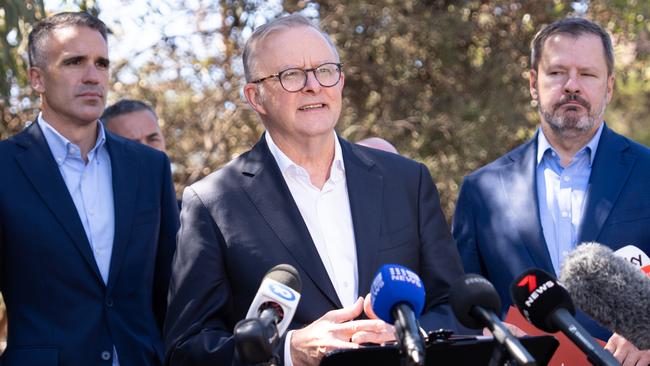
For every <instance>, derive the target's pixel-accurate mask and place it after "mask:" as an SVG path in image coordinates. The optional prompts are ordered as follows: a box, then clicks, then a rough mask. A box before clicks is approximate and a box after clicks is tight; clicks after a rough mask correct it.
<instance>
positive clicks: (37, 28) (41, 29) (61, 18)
mask: <svg viewBox="0 0 650 366" xmlns="http://www.w3.org/2000/svg"><path fill="white" fill-rule="evenodd" d="M65 27H88V28H90V29H94V30H96V31H97V32H99V33H100V34H101V35H102V37H103V38H104V40H105V41H107V42H108V39H107V34H108V28H107V27H106V24H104V22H102V21H101V20H99V18H97V17H95V16H92V15H90V14H88V13H85V12H64V13H58V14H55V15H52V16H50V17H47V18H45V19H43V20H41V21H39V22H38V23H36V25H34V28H33V29H32V31H31V32H30V33H29V37H28V42H27V55H28V57H29V66H31V67H33V66H39V67H44V66H45V64H46V62H47V59H46V55H45V53H44V52H43V50H44V48H45V43H46V40H47V38H48V37H49V35H50V33H51V32H52V31H53V30H54V29H57V28H65Z"/></svg>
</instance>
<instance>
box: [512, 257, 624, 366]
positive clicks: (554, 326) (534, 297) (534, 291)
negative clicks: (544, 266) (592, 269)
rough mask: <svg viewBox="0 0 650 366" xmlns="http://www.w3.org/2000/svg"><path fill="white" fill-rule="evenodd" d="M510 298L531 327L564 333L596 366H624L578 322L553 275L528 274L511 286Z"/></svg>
mask: <svg viewBox="0 0 650 366" xmlns="http://www.w3.org/2000/svg"><path fill="white" fill-rule="evenodd" d="M510 295H511V296H512V302H513V304H515V306H517V308H518V309H519V311H520V312H521V313H522V315H523V316H524V317H525V318H526V319H528V321H529V322H530V323H531V324H533V325H534V326H536V327H537V328H539V329H541V330H543V331H545V332H549V333H555V332H557V331H561V332H562V333H564V334H565V335H566V336H567V337H568V338H569V339H570V340H571V341H572V342H573V343H575V345H576V346H578V348H580V349H581V350H582V352H584V353H585V354H586V355H587V358H588V359H589V361H590V362H591V363H592V364H594V365H604V366H620V363H619V362H618V361H616V359H615V358H614V356H613V355H612V354H611V353H609V352H608V351H606V350H605V349H604V348H602V347H601V346H600V345H599V344H598V343H596V341H595V340H594V339H593V338H592V337H591V335H590V334H589V332H587V331H586V330H585V328H584V327H583V326H582V325H581V324H580V323H579V322H578V321H577V320H576V319H575V318H574V315H575V313H576V312H575V308H574V306H573V301H571V296H569V293H568V292H567V290H566V289H565V288H564V287H562V285H560V283H558V282H557V281H556V280H555V279H554V278H553V277H552V276H551V275H550V274H548V273H546V272H544V271H542V270H541V269H529V270H527V271H525V272H524V273H522V274H521V275H519V277H517V278H516V279H515V281H514V282H513V283H512V285H511V286H510Z"/></svg>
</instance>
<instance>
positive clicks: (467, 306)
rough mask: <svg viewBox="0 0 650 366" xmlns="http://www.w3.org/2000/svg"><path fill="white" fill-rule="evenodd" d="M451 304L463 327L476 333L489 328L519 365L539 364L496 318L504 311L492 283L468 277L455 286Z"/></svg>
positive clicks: (530, 365)
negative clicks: (478, 330)
mask: <svg viewBox="0 0 650 366" xmlns="http://www.w3.org/2000/svg"><path fill="white" fill-rule="evenodd" d="M449 303H450V304H451V308H452V310H453V311H454V315H456V318H458V320H459V321H460V322H461V324H463V325H464V326H466V327H468V328H474V329H481V328H483V327H487V328H488V329H489V330H490V331H491V332H492V334H493V336H494V339H495V340H496V341H497V342H498V343H499V344H500V345H502V346H503V347H505V349H506V350H507V351H508V354H510V356H511V357H512V359H513V360H514V361H515V362H516V363H517V364H519V365H529V366H532V365H536V364H537V363H536V362H535V358H533V356H532V355H531V354H530V353H529V352H528V350H526V348H524V346H522V344H521V343H520V342H519V340H518V339H517V338H516V337H515V336H513V335H512V334H511V333H510V331H509V330H508V328H507V327H506V326H505V325H504V324H503V322H502V321H501V319H499V317H498V316H497V315H496V313H497V312H499V311H500V309H501V299H500V298H499V294H498V293H497V290H496V289H495V288H494V286H493V285H492V284H491V283H490V281H488V280H487V279H485V278H484V277H482V276H479V275H477V274H472V273H469V274H466V275H464V276H463V277H461V278H459V279H458V280H456V281H455V282H454V283H453V284H452V285H451V288H450V289H449Z"/></svg>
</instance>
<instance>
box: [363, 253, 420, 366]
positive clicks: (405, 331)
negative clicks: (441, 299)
mask: <svg viewBox="0 0 650 366" xmlns="http://www.w3.org/2000/svg"><path fill="white" fill-rule="evenodd" d="M370 303H371V305H372V310H373V311H374V312H375V314H376V315H377V316H378V317H379V318H380V319H381V320H383V321H385V322H386V323H390V324H394V325H395V333H396V336H397V341H398V343H399V346H400V350H401V351H402V353H404V354H405V355H406V357H407V358H408V361H409V362H410V364H413V365H418V366H424V357H425V356H424V340H423V339H422V335H421V334H420V328H419V326H418V323H417V320H416V319H417V318H419V317H420V314H421V313H422V309H423V308H424V287H423V286H422V281H421V280H420V277H418V275H417V274H416V273H415V272H413V271H411V270H410V269H408V268H406V267H404V266H400V265H398V264H385V265H383V266H382V267H381V268H379V270H378V271H377V274H376V275H375V279H374V280H373V281H372V286H371V288H370Z"/></svg>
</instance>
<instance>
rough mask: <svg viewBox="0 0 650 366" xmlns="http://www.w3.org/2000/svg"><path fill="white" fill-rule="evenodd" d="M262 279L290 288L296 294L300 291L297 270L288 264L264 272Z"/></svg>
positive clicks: (300, 286) (300, 285)
mask: <svg viewBox="0 0 650 366" xmlns="http://www.w3.org/2000/svg"><path fill="white" fill-rule="evenodd" d="M264 278H270V279H272V280H274V281H277V282H279V283H281V284H283V285H285V286H288V287H290V288H291V289H292V290H294V291H296V292H300V290H302V282H301V281H300V275H299V274H298V270H296V269H295V268H294V267H293V266H292V265H289V264H278V265H277V266H275V267H273V268H271V269H270V270H269V271H268V272H266V275H264Z"/></svg>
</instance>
